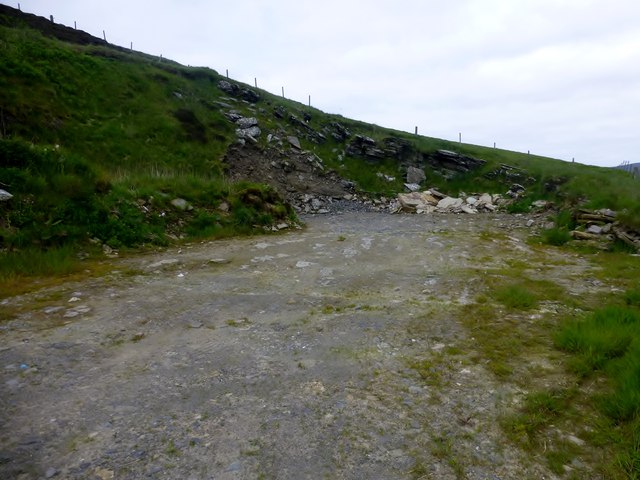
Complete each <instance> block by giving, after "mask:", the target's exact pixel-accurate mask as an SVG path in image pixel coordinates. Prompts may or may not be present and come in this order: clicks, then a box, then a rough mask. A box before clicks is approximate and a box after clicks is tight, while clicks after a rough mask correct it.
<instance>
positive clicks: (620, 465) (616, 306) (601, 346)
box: [503, 290, 640, 479]
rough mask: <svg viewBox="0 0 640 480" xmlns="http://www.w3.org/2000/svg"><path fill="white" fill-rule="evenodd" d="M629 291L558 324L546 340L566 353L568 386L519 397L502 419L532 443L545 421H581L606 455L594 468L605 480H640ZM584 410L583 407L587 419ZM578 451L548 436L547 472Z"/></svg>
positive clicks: (635, 326)
mask: <svg viewBox="0 0 640 480" xmlns="http://www.w3.org/2000/svg"><path fill="white" fill-rule="evenodd" d="M636 294H637V290H629V291H627V292H626V293H625V294H624V295H623V298H624V299H625V302H618V303H612V304H611V305H608V306H604V307H602V308H599V309H597V310H595V311H593V312H591V313H588V314H586V315H585V316H584V317H583V318H579V319H573V320H569V321H567V322H565V323H564V325H563V326H562V327H561V329H560V330H559V331H558V332H557V333H556V334H555V336H554V342H555V345H556V347H557V348H559V349H561V350H563V351H565V352H567V353H569V354H570V355H571V356H570V357H569V360H568V362H567V366H568V368H569V370H570V371H571V372H573V373H574V374H575V375H576V378H577V383H576V386H575V387H572V388H569V389H565V390H546V391H545V390H543V391H537V392H534V393H530V394H529V395H527V397H526V398H525V404H524V406H523V407H522V408H521V409H520V411H519V412H518V413H516V414H514V415H512V416H509V417H507V418H505V419H504V421H503V426H504V428H505V429H506V431H507V432H508V433H509V434H510V435H511V437H512V438H514V439H515V440H516V441H519V442H520V443H522V444H523V445H526V446H528V448H535V447H536V446H538V447H539V446H540V445H539V444H540V442H542V441H543V440H542V439H543V438H546V437H547V436H548V434H549V433H548V432H549V429H551V428H553V427H552V426H553V425H558V424H559V423H560V424H563V423H567V422H568V423H569V424H571V425H572V427H569V428H578V426H579V425H581V424H583V425H589V427H586V428H585V427H584V426H583V427H579V428H585V433H584V437H585V438H586V439H587V440H589V441H590V442H591V444H592V445H594V446H600V447H601V448H606V449H607V451H608V452H610V455H605V456H604V457H605V458H604V459H603V460H602V463H601V465H600V468H601V471H602V472H603V475H604V476H605V478H614V479H618V478H620V479H622V478H631V479H637V478H640V309H638V308H637V307H636V306H635V305H633V304H627V303H626V299H628V298H631V299H632V303H633V302H634V301H635V300H634V299H635V298H636ZM584 385H589V387H588V388H584ZM580 412H581V413H580ZM585 412H591V413H590V418H589V420H585V419H584V415H585ZM545 450H546V443H545ZM578 450H580V449H579V448H578V447H576V445H572V444H569V443H567V442H562V441H555V447H554V448H553V449H551V450H550V451H549V452H547V454H546V457H547V459H548V462H549V465H550V467H551V468H552V470H553V471H554V472H556V473H562V472H563V470H562V468H563V465H565V464H567V463H568V462H569V461H570V459H571V458H573V457H574V456H575V455H576V454H577V453H579V452H578Z"/></svg>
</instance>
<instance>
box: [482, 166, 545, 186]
mask: <svg viewBox="0 0 640 480" xmlns="http://www.w3.org/2000/svg"><path fill="white" fill-rule="evenodd" d="M485 177H487V178H489V179H492V180H502V181H503V182H504V183H514V182H516V183H522V184H525V185H530V184H531V183H534V182H535V178H533V177H531V176H530V175H529V174H528V173H527V172H526V170H523V169H522V168H519V167H514V166H512V165H507V164H506V163H501V164H500V166H499V167H498V168H496V169H495V170H492V171H491V172H489V173H486V174H485Z"/></svg>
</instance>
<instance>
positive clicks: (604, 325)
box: [463, 249, 640, 479]
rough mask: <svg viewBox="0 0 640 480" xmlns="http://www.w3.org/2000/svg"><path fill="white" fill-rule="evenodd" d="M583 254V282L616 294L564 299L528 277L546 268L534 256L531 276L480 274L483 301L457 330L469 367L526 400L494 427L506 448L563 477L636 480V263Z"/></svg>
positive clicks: (516, 268) (639, 447) (515, 270)
mask: <svg viewBox="0 0 640 480" xmlns="http://www.w3.org/2000/svg"><path fill="white" fill-rule="evenodd" d="M540 252H542V253H544V252H543V249H541V250H540ZM583 255H584V256H585V258H587V259H588V260H589V261H590V263H591V265H592V266H591V268H590V269H588V270H586V271H583V273H582V274H581V275H582V276H586V277H585V278H587V279H589V278H590V280H587V281H589V282H591V283H593V284H595V285H603V286H604V285H611V286H612V289H611V290H613V291H614V292H616V293H613V294H612V293H611V291H610V290H605V289H602V293H600V294H590V295H586V294H585V295H578V296H576V295H572V296H567V295H566V293H565V292H564V290H563V289H562V288H560V287H558V286H557V285H555V284H553V283H552V282H549V281H545V280H535V279H531V278H528V273H529V272H534V271H539V269H538V268H537V267H539V266H542V262H545V260H544V255H542V254H541V255H540V258H536V259H533V258H532V259H531V260H532V261H531V262H530V264H529V265H528V267H529V268H525V266H524V265H523V264H521V263H520V262H517V261H512V262H507V263H508V266H507V267H505V268H502V269H496V270H493V271H486V272H483V278H482V281H483V283H484V284H485V285H486V286H487V287H488V289H487V291H488V292H489V293H488V294H480V295H479V296H478V297H477V298H476V303H474V304H471V305H467V306H465V307H463V318H464V324H465V325H466V326H467V328H468V329H469V331H470V333H471V335H472V337H473V339H474V345H475V347H476V348H477V350H478V354H477V357H476V361H478V362H482V363H484V364H485V365H486V366H487V367H488V369H489V370H491V371H492V372H493V373H494V374H495V375H496V376H497V377H498V378H499V379H501V380H502V381H507V382H510V383H515V384H516V385H518V386H519V387H520V388H521V389H522V390H523V391H524V392H525V393H524V396H523V397H522V398H521V400H520V401H519V402H517V403H516V407H515V410H514V411H513V412H512V413H509V414H505V416H504V417H503V419H502V426H503V428H504V430H505V432H506V433H507V435H508V437H509V438H510V439H511V440H512V441H513V442H515V443H516V444H518V445H520V446H521V447H522V448H523V449H525V450H526V451H528V452H530V454H531V455H532V456H534V457H542V458H544V459H545V460H546V462H547V464H548V466H549V468H550V469H551V470H552V471H553V472H554V473H555V474H557V475H559V476H561V477H563V478H572V479H578V478H584V474H585V472H588V471H591V472H594V471H595V472H596V473H597V474H598V475H601V476H602V478H608V479H623V478H624V479H627V478H631V479H637V478H640V283H639V282H638V278H640V259H639V258H638V257H632V256H629V255H628V254H625V253H622V252H600V253H595V254H593V253H592V254H583ZM546 261H548V260H546ZM575 280H576V281H581V280H584V279H583V278H581V277H576V278H575ZM568 299H571V300H570V301H569V300H568ZM538 365H543V367H540V366H538Z"/></svg>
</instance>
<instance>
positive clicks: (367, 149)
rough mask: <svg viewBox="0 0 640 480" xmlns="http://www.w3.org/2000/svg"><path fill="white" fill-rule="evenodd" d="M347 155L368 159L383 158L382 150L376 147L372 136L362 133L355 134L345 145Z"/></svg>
mask: <svg viewBox="0 0 640 480" xmlns="http://www.w3.org/2000/svg"><path fill="white" fill-rule="evenodd" d="M345 151H346V153H347V155H351V156H352V157H360V158H365V159H368V160H382V159H383V158H385V153H384V150H382V149H381V148H378V146H377V145H376V141H375V140H374V139H373V138H370V137H365V136H364V135H356V136H355V137H354V139H353V140H352V141H351V142H350V143H349V145H347V148H346V150H345Z"/></svg>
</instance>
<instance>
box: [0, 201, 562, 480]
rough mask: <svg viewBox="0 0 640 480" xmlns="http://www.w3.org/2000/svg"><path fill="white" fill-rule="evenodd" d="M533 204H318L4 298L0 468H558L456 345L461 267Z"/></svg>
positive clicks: (247, 473) (516, 473)
mask: <svg viewBox="0 0 640 480" xmlns="http://www.w3.org/2000/svg"><path fill="white" fill-rule="evenodd" d="M526 220H527V219H526V218H525V217H516V216H508V215H476V216H470V215H468V216H453V215H434V216H416V215H389V214H380V213H362V212H361V213H345V214H343V215H318V216H312V217H308V218H306V219H305V221H306V223H307V228H306V229H304V230H300V231H292V232H289V233H286V234H283V235H269V236H262V237H252V238H247V239H234V240H225V241H216V242H208V243H204V244H197V245H185V246H183V247H181V249H177V248H176V249H170V250H167V251H166V252H163V253H160V254H153V255H144V256H138V257H135V258H127V259H117V260H114V262H115V263H116V265H117V269H118V270H117V271H115V272H113V273H112V274H109V275H107V276H105V277H103V278H99V279H91V280H88V281H84V282H79V283H72V284H64V285H61V286H59V287H55V288H52V289H49V290H46V291H40V292H37V293H35V294H30V295H27V296H22V297H16V298H11V299H7V300H5V301H4V302H3V305H2V307H3V308H16V307H19V306H22V308H24V306H25V305H29V306H30V307H29V308H28V309H27V311H26V313H22V314H20V315H19V316H17V317H16V318H14V319H13V320H11V321H9V322H7V323H5V324H3V325H2V328H1V330H0V335H1V338H2V343H1V346H0V375H1V379H0V381H1V385H2V390H1V397H0V401H1V406H2V410H1V412H0V422H1V424H2V435H1V437H0V477H2V478H18V479H32V478H33V479H36V478H69V479H85V478H89V479H103V480H104V479H111V478H114V479H137V478H154V479H255V478H264V479H271V478H273V479H276V478H277V479H305V478H308V479H318V478H331V479H335V478H342V479H363V478H367V479H396V478H397V479H404V478H433V479H456V478H467V479H474V480H479V479H522V478H553V475H551V474H550V473H549V472H548V471H547V470H546V468H545V466H544V465H543V464H541V463H538V462H536V461H535V460H534V459H532V458H529V457H528V456H527V455H526V454H525V453H524V452H521V451H519V450H518V449H516V448H515V447H513V446H512V445H511V444H510V443H509V442H508V441H507V440H506V439H505V437H504V433H503V432H502V431H501V430H500V428H499V426H498V418H499V416H500V415H501V414H503V413H504V412H505V410H506V409H508V408H509V407H510V406H511V405H512V402H513V398H514V395H517V393H518V392H517V388H516V387H514V386H513V385H509V384H504V383H500V382H498V381H497V379H496V378H495V377H494V376H493V375H492V374H491V373H489V372H488V371H486V370H485V368H484V367H483V365H482V363H481V362H480V363H478V362H470V361H468V356H467V355H465V354H464V353H460V352H458V351H457V350H458V348H457V347H459V346H461V345H469V344H470V343H472V342H470V339H469V338H468V335H467V332H466V331H465V329H464V327H463V326H462V325H461V323H459V319H458V318H457V316H456V314H457V312H458V310H459V308H460V306H461V305H464V304H466V303H468V302H469V301H470V299H472V298H473V297H474V296H475V295H476V293H478V292H479V291H481V290H482V285H478V284H477V283H476V282H474V281H472V279H470V278H469V276H468V273H467V272H468V271H469V269H470V268H475V267H479V266H482V265H498V264H500V262H502V261H504V260H505V259H509V258H511V259H514V258H520V259H522V258H523V257H526V255H527V252H528V247H527V246H526V243H524V242H523V241H522V240H523V239H524V238H525V237H526V235H527V233H528V230H527V229H526V227H525V224H526ZM492 236H494V238H493V240H492V239H491V237H492ZM487 237H488V239H487ZM31 306H32V307H31ZM416 361H421V362H427V364H429V365H431V366H432V368H431V370H430V372H431V374H430V375H419V372H417V371H416V369H415V368H411V364H412V362H414V363H415V362H416Z"/></svg>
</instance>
